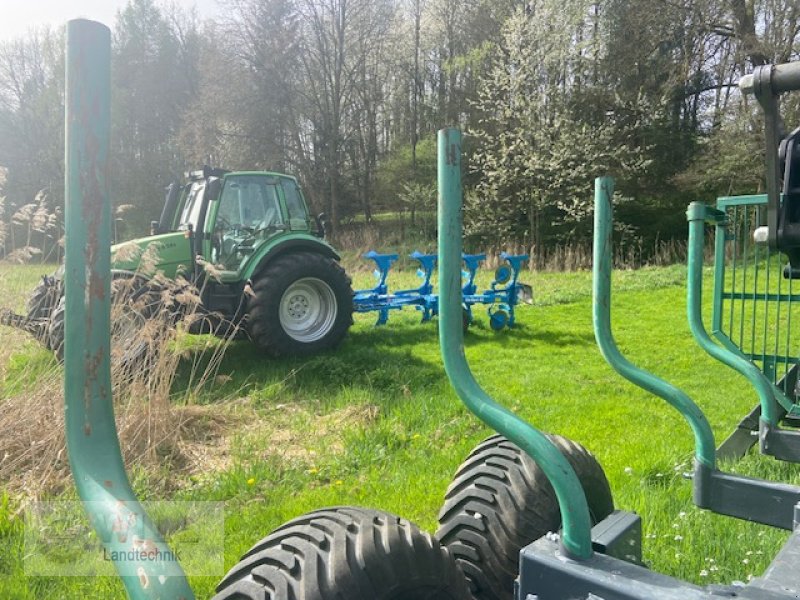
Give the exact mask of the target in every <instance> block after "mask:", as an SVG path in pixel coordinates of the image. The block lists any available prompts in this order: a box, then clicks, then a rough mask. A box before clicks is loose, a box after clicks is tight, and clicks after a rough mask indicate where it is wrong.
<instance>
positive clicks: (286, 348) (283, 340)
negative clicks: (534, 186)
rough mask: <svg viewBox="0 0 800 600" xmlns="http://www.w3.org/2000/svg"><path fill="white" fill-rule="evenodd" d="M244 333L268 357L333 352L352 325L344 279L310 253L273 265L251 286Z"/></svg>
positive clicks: (349, 290)
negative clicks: (251, 291)
mask: <svg viewBox="0 0 800 600" xmlns="http://www.w3.org/2000/svg"><path fill="white" fill-rule="evenodd" d="M252 288H253V294H252V295H251V296H250V297H249V298H248V302H247V332H248V334H249V335H250V338H251V339H252V340H253V341H254V342H255V343H256V345H257V346H258V347H259V348H261V349H262V350H264V351H266V352H268V353H269V354H271V355H273V356H283V355H295V356H298V355H299V356H304V355H309V354H314V353H316V352H319V351H321V350H328V349H330V348H334V347H336V346H337V345H338V344H339V342H341V341H342V339H343V338H344V336H345V334H346V333H347V330H348V329H349V328H350V325H352V324H353V290H352V288H351V287H350V278H349V277H348V276H347V274H346V273H345V272H344V269H342V267H341V265H339V263H338V262H336V261H335V260H333V259H331V258H328V257H325V256H322V255H321V254H315V253H311V252H297V253H292V254H286V255H283V256H279V257H278V258H276V259H274V260H273V261H272V262H271V263H269V265H267V267H266V268H265V269H264V271H263V272H262V273H261V275H260V276H259V277H258V278H257V279H256V280H255V281H254V282H253V286H252Z"/></svg>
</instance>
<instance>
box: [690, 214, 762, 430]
mask: <svg viewBox="0 0 800 600" xmlns="http://www.w3.org/2000/svg"><path fill="white" fill-rule="evenodd" d="M708 211H709V209H708V208H707V207H706V205H705V204H703V203H702V202H692V203H691V204H690V205H689V209H688V210H687V211H686V217H687V219H688V220H689V273H688V279H689V285H688V286H687V289H686V310H687V315H688V317H689V327H690V328H691V330H692V334H693V335H694V337H695V339H696V340H697V343H698V344H700V347H701V348H703V350H705V351H706V352H708V353H709V354H710V355H711V356H713V357H714V358H716V359H717V360H718V361H720V362H722V363H724V364H726V365H728V366H729V367H730V368H732V369H734V370H735V371H738V372H739V373H741V374H742V375H744V376H745V377H747V379H748V380H749V381H750V383H752V384H753V387H754V388H755V389H756V392H757V393H758V398H759V401H760V402H761V420H762V421H764V422H766V423H769V424H770V425H772V426H775V425H777V424H778V413H777V410H776V400H775V397H774V395H773V388H772V383H771V382H770V381H768V380H767V378H766V377H764V374H763V373H762V372H761V371H760V370H759V368H758V367H757V366H755V365H754V364H753V363H751V362H750V361H749V360H747V359H746V358H743V357H741V356H738V355H737V354H734V353H733V352H731V351H730V350H728V349H727V348H723V347H722V346H718V345H717V344H715V343H714V341H713V340H712V339H711V337H710V336H709V335H708V332H707V331H706V328H705V325H704V324H703V312H702V305H703V245H704V238H705V222H706V218H707V216H708Z"/></svg>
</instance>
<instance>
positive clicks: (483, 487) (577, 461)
mask: <svg viewBox="0 0 800 600" xmlns="http://www.w3.org/2000/svg"><path fill="white" fill-rule="evenodd" d="M548 437H549V438H550V440H551V441H552V442H553V443H554V444H555V445H556V446H557V447H558V449H559V450H560V451H561V453H562V454H563V455H564V457H565V458H566V459H567V460H568V461H569V463H570V464H571V465H572V468H573V469H575V473H576V475H577V476H578V479H579V480H580V482H581V486H582V487H583V490H584V492H585V494H586V499H587V501H588V503H589V511H590V513H591V517H592V522H593V523H597V522H598V521H600V520H602V519H604V518H605V517H607V516H608V515H609V514H611V512H612V511H613V510H614V503H613V500H612V498H611V490H610V488H609V485H608V481H607V480H606V477H605V474H604V473H603V469H602V468H601V467H600V465H599V464H598V463H597V461H596V460H595V458H594V457H593V456H592V455H591V454H590V453H589V451H588V450H586V449H585V448H584V447H583V446H581V445H580V444H577V443H575V442H572V441H570V440H568V439H566V438H563V437H561V436H557V435H549V436H548ZM560 527H561V513H560V512H559V508H558V501H557V499H556V495H555V492H554V491H553V487H552V486H551V485H550V482H549V481H548V480H547V477H545V474H544V472H543V471H542V470H541V468H539V466H538V465H537V464H536V463H535V462H534V461H533V459H531V458H530V457H529V456H528V455H527V454H526V453H525V452H523V451H522V450H521V449H520V448H519V447H518V446H516V445H515V444H513V443H512V442H510V441H509V440H507V439H506V438H505V437H503V436H501V435H493V436H491V437H489V438H487V439H486V440H484V441H483V442H481V443H480V444H479V445H478V446H476V447H475V449H474V450H473V451H472V452H471V453H470V454H469V456H468V457H467V459H466V460H465V461H464V462H463V463H462V465H461V466H460V467H459V468H458V470H457V471H456V474H455V477H454V479H453V482H452V483H451V484H450V487H449V488H448V489H447V493H446V494H445V503H444V506H443V507H442V510H441V511H440V512H439V529H438V531H437V532H436V537H437V538H438V539H439V540H440V541H441V543H442V544H443V545H444V546H446V547H447V549H448V550H449V551H450V553H451V554H452V555H453V557H454V558H455V559H456V562H457V563H458V564H459V566H460V567H461V569H462V570H463V571H464V574H465V575H466V577H467V581H469V584H470V590H471V592H472V596H473V598H474V599H475V600H510V599H511V598H512V597H513V592H514V579H516V577H517V574H518V571H519V552H520V550H521V549H522V548H523V547H524V546H526V545H528V544H529V543H531V542H533V541H535V540H537V539H539V538H540V537H542V536H543V535H545V534H547V533H548V532H556V531H558V530H559V529H560Z"/></svg>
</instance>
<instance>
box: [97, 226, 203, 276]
mask: <svg viewBox="0 0 800 600" xmlns="http://www.w3.org/2000/svg"><path fill="white" fill-rule="evenodd" d="M111 268H112V269H120V270H124V271H140V272H141V273H142V274H143V275H151V274H153V273H155V271H161V272H162V273H163V274H164V276H166V277H168V278H170V279H172V278H174V277H175V276H176V275H179V274H181V273H184V274H189V273H190V272H191V268H192V249H191V244H190V242H189V239H188V238H187V237H186V235H185V232H183V231H173V232H170V233H163V234H160V235H151V236H148V237H144V238H138V239H135V240H130V241H127V242H123V243H121V244H115V245H113V246H111Z"/></svg>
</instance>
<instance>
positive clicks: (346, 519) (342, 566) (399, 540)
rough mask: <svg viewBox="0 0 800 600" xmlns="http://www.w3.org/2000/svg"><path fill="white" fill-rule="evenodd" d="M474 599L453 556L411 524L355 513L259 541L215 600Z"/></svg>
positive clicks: (307, 520) (306, 521)
mask: <svg viewBox="0 0 800 600" xmlns="http://www.w3.org/2000/svg"><path fill="white" fill-rule="evenodd" d="M423 598H425V599H426V600H470V595H469V591H468V589H467V583H466V580H465V579H464V575H463V573H462V572H461V570H460V569H459V568H458V566H457V565H456V563H455V561H454V560H453V558H452V557H451V556H450V555H449V554H448V552H447V550H445V549H444V548H442V547H441V546H440V545H439V543H438V542H437V541H436V539H435V538H433V537H431V536H430V535H428V534H427V533H423V532H422V531H420V530H419V528H417V526H416V525H414V524H413V523H411V522H409V521H407V520H405V519H402V518H400V517H397V516H395V515H392V514H390V513H386V512H382V511H378V510H370V509H366V508H357V507H335V508H326V509H322V510H318V511H315V512H312V513H309V514H307V515H304V516H301V517H298V518H297V519H294V520H292V521H289V522H288V523H286V524H285V525H283V526H282V527H280V528H278V529H277V530H275V531H274V532H273V533H271V534H270V535H269V536H267V537H266V538H264V539H263V540H261V541H260V542H258V543H257V544H256V545H255V546H253V548H251V549H250V550H249V551H248V552H247V554H245V555H244V556H243V557H242V559H241V561H240V562H239V564H237V565H236V566H235V567H233V569H231V570H230V571H229V572H228V574H227V575H226V576H225V577H224V578H223V580H222V581H221V582H220V584H219V585H218V586H217V595H216V596H214V598H213V600H251V599H252V600H255V599H258V600H342V599H347V600H421V599H423Z"/></svg>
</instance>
